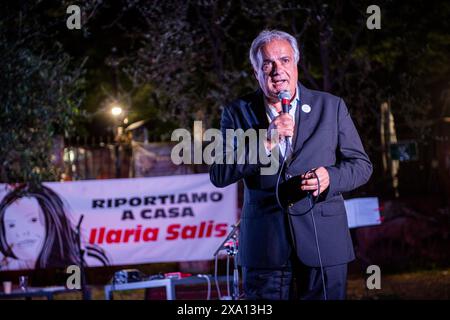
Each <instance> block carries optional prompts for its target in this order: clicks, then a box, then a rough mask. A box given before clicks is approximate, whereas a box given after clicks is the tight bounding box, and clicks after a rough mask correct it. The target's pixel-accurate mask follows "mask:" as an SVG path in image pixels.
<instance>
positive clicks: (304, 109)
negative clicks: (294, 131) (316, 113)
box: [302, 104, 311, 113]
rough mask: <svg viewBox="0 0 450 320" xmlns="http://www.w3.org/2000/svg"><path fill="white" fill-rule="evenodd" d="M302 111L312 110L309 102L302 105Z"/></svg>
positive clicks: (308, 111)
mask: <svg viewBox="0 0 450 320" xmlns="http://www.w3.org/2000/svg"><path fill="white" fill-rule="evenodd" d="M302 111H303V112H304V113H310V112H311V107H310V106H309V104H304V105H302Z"/></svg>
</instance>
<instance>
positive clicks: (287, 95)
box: [278, 90, 291, 100]
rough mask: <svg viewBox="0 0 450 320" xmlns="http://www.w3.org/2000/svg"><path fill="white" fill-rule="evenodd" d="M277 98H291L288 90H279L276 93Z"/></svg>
mask: <svg viewBox="0 0 450 320" xmlns="http://www.w3.org/2000/svg"><path fill="white" fill-rule="evenodd" d="M278 99H280V100H284V99H287V100H291V94H290V93H289V91H287V90H283V91H281V92H280V93H279V94H278Z"/></svg>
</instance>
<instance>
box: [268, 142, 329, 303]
mask: <svg viewBox="0 0 450 320" xmlns="http://www.w3.org/2000/svg"><path fill="white" fill-rule="evenodd" d="M288 146H289V144H288V140H287V139H286V148H285V152H284V155H283V162H282V165H281V168H280V171H279V172H278V178H277V183H276V187H275V196H276V198H277V202H278V206H279V207H280V208H281V209H282V210H283V211H284V210H286V212H287V214H288V215H289V216H302V215H305V214H307V213H308V212H311V220H312V224H313V229H314V238H315V242H316V249H317V256H318V259H319V266H320V274H321V278H322V289H323V297H324V300H328V295H327V288H326V285H325V274H324V270H323V263H322V255H321V253H320V245H319V237H318V235H317V226H316V221H315V219H314V211H313V208H314V207H315V206H316V203H317V199H318V198H319V196H320V192H319V191H320V179H319V177H318V176H317V174H316V171H315V169H313V170H309V171H307V172H306V174H313V175H314V176H315V178H316V180H317V190H318V195H317V197H315V198H314V199H312V198H313V196H312V194H311V192H308V193H307V195H308V200H309V206H310V207H309V209H308V210H306V211H305V212H301V213H298V214H293V213H290V212H289V210H287V209H286V208H284V207H283V206H282V204H281V201H280V198H279V193H278V189H279V184H280V179H281V174H282V172H283V169H284V165H285V163H286V158H287V157H286V154H287V150H288ZM306 174H305V175H306ZM288 223H289V229H290V230H291V233H293V231H292V230H293V226H292V222H291V219H290V217H288ZM291 236H292V238H293V239H292V240H293V245H294V249H295V252H297V244H296V241H295V237H294V235H291Z"/></svg>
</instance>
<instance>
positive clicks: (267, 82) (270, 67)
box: [255, 40, 298, 102]
mask: <svg viewBox="0 0 450 320" xmlns="http://www.w3.org/2000/svg"><path fill="white" fill-rule="evenodd" d="M261 55H262V65H261V66H260V69H259V70H255V76H256V78H257V79H258V82H259V86H260V87H261V89H262V90H263V92H264V94H265V96H266V97H267V98H268V99H269V101H271V102H277V101H278V94H279V93H280V91H283V90H288V91H289V92H290V94H291V96H294V95H295V89H296V87H297V80H298V71H297V64H296V63H295V58H294V50H293V49H292V47H291V45H290V43H289V42H288V41H286V40H272V41H271V42H268V43H267V44H265V45H264V46H263V47H262V48H261Z"/></svg>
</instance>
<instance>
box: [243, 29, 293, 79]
mask: <svg viewBox="0 0 450 320" xmlns="http://www.w3.org/2000/svg"><path fill="white" fill-rule="evenodd" d="M272 40H286V41H287V42H289V44H290V45H291V47H292V49H293V50H294V59H295V64H297V63H298V60H299V59H300V52H299V50H298V44H297V40H296V39H295V38H294V37H293V36H291V35H290V34H289V33H287V32H284V31H280V30H264V31H261V33H260V34H259V35H258V36H257V37H256V38H255V40H253V42H252V45H251V47H250V61H251V63H252V66H253V69H254V70H258V69H259V66H260V65H261V62H262V61H261V60H262V55H261V48H262V47H263V46H264V45H265V44H267V43H269V42H271V41H272Z"/></svg>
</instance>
